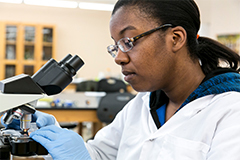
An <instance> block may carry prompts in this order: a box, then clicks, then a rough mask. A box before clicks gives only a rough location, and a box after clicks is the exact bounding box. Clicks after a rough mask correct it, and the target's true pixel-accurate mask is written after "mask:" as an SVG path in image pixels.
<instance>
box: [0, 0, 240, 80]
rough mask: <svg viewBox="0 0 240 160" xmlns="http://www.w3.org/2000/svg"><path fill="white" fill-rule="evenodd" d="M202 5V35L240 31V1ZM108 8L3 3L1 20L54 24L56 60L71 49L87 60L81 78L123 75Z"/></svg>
mask: <svg viewBox="0 0 240 160" xmlns="http://www.w3.org/2000/svg"><path fill="white" fill-rule="evenodd" d="M196 2H197V4H198V5H199V8H200V13H201V21H202V26H201V29H200V31H199V34H200V35H201V36H209V37H211V38H214V39H215V38H216V35H217V34H223V33H240V18H239V17H240V0H196ZM110 16H111V13H110V12H107V11H91V10H81V9H79V8H76V9H63V8H54V7H39V6H28V5H24V4H15V5H14V4H5V3H0V21H22V22H31V23H44V24H45V23H47V24H55V25H56V27H57V49H56V52H57V60H60V59H62V58H63V57H64V56H65V55H66V54H67V53H68V52H71V53H73V54H75V53H76V54H78V55H79V56H80V57H82V59H83V60H84V61H85V63H86V64H85V66H84V67H83V68H82V69H81V70H80V71H79V74H78V77H84V78H87V79H88V78H96V77H97V76H98V73H99V72H101V71H102V72H107V71H108V70H109V69H110V71H111V72H112V73H113V74H114V75H120V74H121V73H120V67H119V66H117V65H116V64H115V63H114V61H113V59H112V58H111V57H110V56H109V55H108V53H107V51H106V46H108V45H109V44H111V43H113V41H112V40H111V38H110V34H109V19H110Z"/></svg>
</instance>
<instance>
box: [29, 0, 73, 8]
mask: <svg viewBox="0 0 240 160" xmlns="http://www.w3.org/2000/svg"><path fill="white" fill-rule="evenodd" d="M24 3H25V4H29V5H39V6H49V7H63V8H77V7H78V3H77V2H74V1H59V0H24Z"/></svg>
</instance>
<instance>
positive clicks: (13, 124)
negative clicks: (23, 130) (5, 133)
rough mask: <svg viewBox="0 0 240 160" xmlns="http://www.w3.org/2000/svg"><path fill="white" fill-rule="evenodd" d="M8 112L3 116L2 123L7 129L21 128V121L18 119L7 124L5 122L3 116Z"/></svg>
mask: <svg viewBox="0 0 240 160" xmlns="http://www.w3.org/2000/svg"><path fill="white" fill-rule="evenodd" d="M5 115H6V113H5V114H4V115H3V116H2V117H1V123H2V125H3V126H4V127H5V128H6V129H15V130H20V121H19V120H17V119H13V121H12V123H10V124H9V125H6V124H5V123H4V122H3V118H4V117H5Z"/></svg>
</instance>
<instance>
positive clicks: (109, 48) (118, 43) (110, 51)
mask: <svg viewBox="0 0 240 160" xmlns="http://www.w3.org/2000/svg"><path fill="white" fill-rule="evenodd" d="M172 26H173V25H172V24H163V25H161V26H159V27H157V28H154V29H151V30H149V31H146V32H144V33H142V34H139V35H137V36H135V37H132V38H128V37H124V38H121V39H120V40H119V41H118V42H117V44H116V45H113V44H112V45H109V46H108V47H107V50H108V53H109V54H110V55H111V56H112V57H113V58H115V57H116V56H117V54H115V53H114V52H116V53H117V52H118V48H120V49H121V51H122V52H124V53H126V52H128V51H130V50H132V48H133V46H134V45H133V42H136V41H137V40H139V39H140V38H142V37H144V36H147V35H149V34H151V33H153V32H155V31H158V30H160V29H162V28H165V27H172ZM123 39H126V40H128V41H129V44H130V45H131V47H130V48H129V49H128V50H126V51H125V50H123V49H122V48H123V47H119V46H120V42H121V41H122V40H123ZM111 48H113V49H111Z"/></svg>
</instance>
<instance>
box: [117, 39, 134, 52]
mask: <svg viewBox="0 0 240 160" xmlns="http://www.w3.org/2000/svg"><path fill="white" fill-rule="evenodd" d="M118 47H119V48H120V49H121V50H122V51H123V52H127V51H130V50H131V49H132V47H133V43H132V42H131V40H130V39H129V38H127V37H126V38H122V39H120V40H119V41H118Z"/></svg>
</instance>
